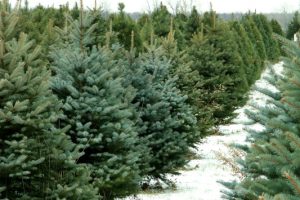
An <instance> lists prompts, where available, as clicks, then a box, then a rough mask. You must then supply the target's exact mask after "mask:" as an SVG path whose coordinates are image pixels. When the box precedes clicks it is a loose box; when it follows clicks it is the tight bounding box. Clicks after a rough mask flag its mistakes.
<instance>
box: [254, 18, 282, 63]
mask: <svg viewBox="0 0 300 200" xmlns="http://www.w3.org/2000/svg"><path fill="white" fill-rule="evenodd" d="M252 16H253V18H254V22H255V23H256V26H257V27H258V30H259V31H260V33H261V35H262V38H263V41H264V45H265V49H266V55H267V58H268V59H269V60H273V61H275V60H277V59H278V57H279V56H280V49H279V45H278V43H277V41H276V40H275V39H274V38H273V37H272V34H273V31H272V26H271V24H270V22H269V21H268V19H267V17H266V16H264V15H262V14H254V15H252Z"/></svg>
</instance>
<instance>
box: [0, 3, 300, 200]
mask: <svg viewBox="0 0 300 200" xmlns="http://www.w3.org/2000/svg"><path fill="white" fill-rule="evenodd" d="M82 3H83V2H82V1H81V4H80V6H79V5H78V4H75V6H74V7H73V8H70V7H69V5H68V4H66V5H62V6H60V7H59V8H53V7H47V8H45V7H43V6H37V7H36V8H30V6H29V2H28V1H26V2H25V6H24V7H22V6H21V7H18V6H17V7H16V8H11V6H10V4H9V2H8V0H3V1H1V2H0V11H1V13H0V39H1V40H0V153H1V154H0V198H1V199H95V200H96V199H115V198H118V197H124V196H127V195H130V194H134V193H136V192H137V191H138V190H139V188H140V184H141V183H144V182H146V183H149V182H150V180H152V179H155V180H163V181H167V179H166V177H167V175H168V174H177V173H178V170H179V169H181V168H182V167H184V165H185V164H186V163H188V162H189V161H190V159H191V158H192V153H191V150H192V149H193V148H194V147H195V146H196V143H198V142H199V141H200V140H201V138H202V137H204V136H205V135H207V134H212V133H213V130H215V129H214V128H213V127H214V126H215V125H218V124H220V123H224V122H226V121H228V120H229V119H230V118H231V117H232V116H233V111H234V109H235V108H236V107H238V106H240V105H242V104H243V103H244V102H245V100H246V98H245V97H246V94H247V92H248V91H249V89H250V87H251V85H252V84H253V83H254V81H255V80H257V78H258V77H259V76H260V73H261V71H262V70H263V69H264V62H265V61H266V60H270V61H271V62H274V61H277V59H278V57H279V56H280V52H281V51H280V50H279V47H278V43H277V42H276V41H275V40H274V38H273V37H272V34H273V32H275V33H278V34H281V32H280V30H281V29H280V27H278V24H276V23H275V22H270V21H268V20H267V19H266V17H265V16H263V15H258V14H251V13H248V14H247V15H244V16H243V18H242V19H241V20H240V21H233V20H231V21H223V20H222V19H221V18H219V17H218V15H217V13H216V12H214V11H213V10H210V11H209V12H206V13H204V14H200V13H198V11H197V10H196V8H195V7H194V8H193V9H192V10H191V13H188V12H184V13H183V12H177V13H174V14H171V13H170V12H169V11H168V9H167V6H165V5H163V4H162V3H161V4H160V5H159V6H158V7H157V8H155V9H154V10H153V12H151V13H144V14H143V15H142V16H141V17H140V18H139V19H137V20H135V19H133V18H131V17H130V15H129V14H127V13H126V12H125V10H126V7H125V5H124V4H123V3H120V4H119V12H117V13H107V12H106V11H104V10H102V9H101V8H98V7H97V6H96V5H95V7H94V8H93V9H88V10H85V9H83V8H82ZM23 32H26V33H27V35H26V34H25V33H23ZM296 61H297V60H296ZM296 61H295V62H296ZM291 65H292V64H291ZM291 67H292V66H291ZM286 87H287V86H286ZM288 91H290V90H288ZM293 92H294V91H291V94H294V93H293ZM295 94H296V93H295ZM294 134H296V133H295V132H294ZM293 137H294V136H293ZM291 149H292V148H291ZM291 172H293V173H291V174H289V175H290V177H294V175H293V174H295V176H297V173H296V172H294V171H291ZM287 173H289V172H287ZM285 187H288V186H285ZM266 194H267V193H266ZM269 195H275V194H274V193H269Z"/></svg>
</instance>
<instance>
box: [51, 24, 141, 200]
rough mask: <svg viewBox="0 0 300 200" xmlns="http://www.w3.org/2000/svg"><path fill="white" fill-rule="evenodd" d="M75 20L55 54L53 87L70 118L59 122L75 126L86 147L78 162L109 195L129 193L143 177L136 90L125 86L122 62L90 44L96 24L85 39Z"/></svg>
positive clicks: (71, 131)
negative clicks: (132, 102) (135, 112)
mask: <svg viewBox="0 0 300 200" xmlns="http://www.w3.org/2000/svg"><path fill="white" fill-rule="evenodd" d="M71 22H72V23H71V24H72V25H73V27H71V28H72V29H71V31H70V36H69V38H68V39H69V42H67V43H66V44H65V45H64V46H65V47H63V48H60V49H55V50H54V51H52V53H51V59H52V60H53V62H52V69H53V71H54V73H55V76H54V78H53V84H52V88H53V91H54V92H55V94H56V95H57V96H58V98H59V99H60V100H62V102H63V113H64V118H63V119H61V120H60V122H59V124H58V125H63V126H65V125H70V126H71V128H70V129H69V131H68V132H67V134H68V135H70V136H71V138H72V141H73V142H74V143H75V144H76V145H77V147H78V148H80V149H81V151H82V152H83V156H81V157H80V158H79V159H78V162H79V163H83V164H86V165H87V166H88V167H89V169H90V171H91V176H92V178H93V180H92V182H93V184H94V186H95V187H97V188H98V189H99V192H100V194H101V195H102V196H103V197H104V198H105V199H111V198H114V197H115V196H123V195H128V194H130V193H131V192H133V191H135V190H136V189H137V187H138V181H139V178H140V176H139V160H140V151H139V149H138V145H137V137H136V135H137V132H136V130H135V126H134V122H135V121H133V120H134V119H135V118H134V110H133V108H132V107H131V104H130V102H131V100H132V98H133V97H134V95H135V91H134V90H132V88H131V87H126V88H125V87H123V86H122V76H123V72H122V67H121V64H120V63H118V62H117V61H116V60H113V59H112V52H111V51H109V50H108V49H102V48H97V47H95V46H93V47H91V48H90V47H89V41H92V39H91V38H89V37H92V36H91V34H92V29H88V31H86V32H84V38H81V34H79V33H78V32H79V31H80V28H79V27H80V22H77V21H71ZM85 22H91V20H88V21H83V23H85ZM85 27H89V24H85ZM90 27H93V25H91V26H90ZM82 30H83V29H81V31H82Z"/></svg>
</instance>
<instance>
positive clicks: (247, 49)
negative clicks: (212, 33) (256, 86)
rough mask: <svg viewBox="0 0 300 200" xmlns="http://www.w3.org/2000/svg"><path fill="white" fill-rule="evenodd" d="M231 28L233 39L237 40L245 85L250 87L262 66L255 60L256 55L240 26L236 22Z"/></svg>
mask: <svg viewBox="0 0 300 200" xmlns="http://www.w3.org/2000/svg"><path fill="white" fill-rule="evenodd" d="M231 26H232V28H233V30H234V34H235V39H236V40H237V44H238V48H239V52H240V55H241V58H242V60H243V64H244V66H243V67H244V69H245V74H246V76H247V83H248V85H249V86H250V85H252V84H253V83H254V81H255V80H256V78H257V77H258V76H259V74H260V72H261V70H260V68H261V66H262V65H263V64H262V63H261V62H260V61H259V60H257V53H256V52H255V49H254V46H253V44H252V43H251V41H250V39H249V37H248V34H247V33H246V31H245V29H244V27H243V26H242V24H241V23H239V22H237V21H236V22H233V23H232V25H231Z"/></svg>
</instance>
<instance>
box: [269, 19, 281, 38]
mask: <svg viewBox="0 0 300 200" xmlns="http://www.w3.org/2000/svg"><path fill="white" fill-rule="evenodd" d="M270 23H271V26H272V30H273V32H274V33H276V34H278V35H280V36H284V32H283V30H282V27H281V25H280V24H279V22H278V21H277V20H275V19H272V20H271V22H270Z"/></svg>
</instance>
